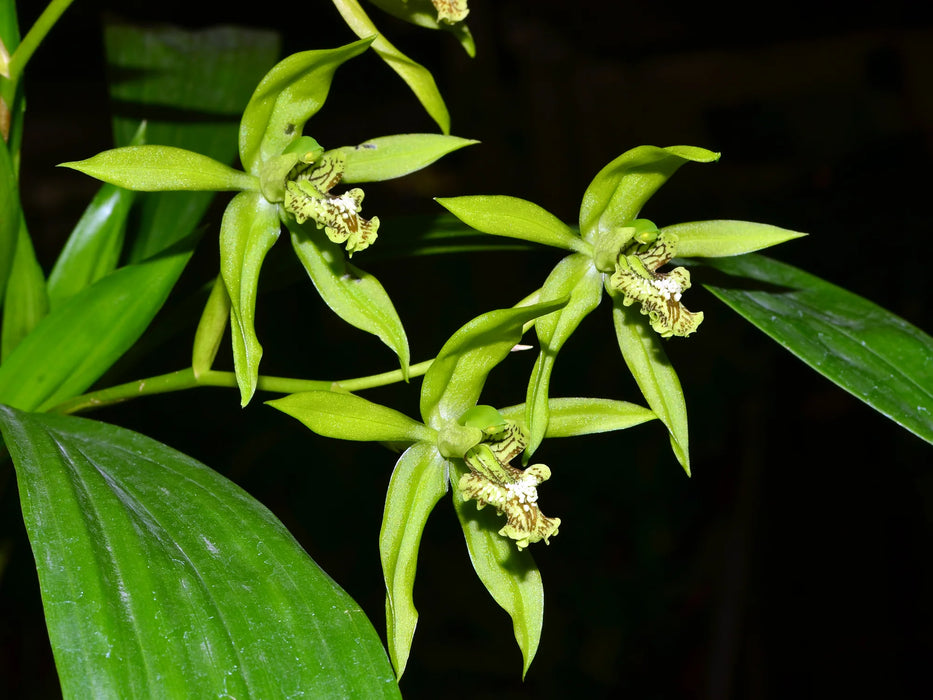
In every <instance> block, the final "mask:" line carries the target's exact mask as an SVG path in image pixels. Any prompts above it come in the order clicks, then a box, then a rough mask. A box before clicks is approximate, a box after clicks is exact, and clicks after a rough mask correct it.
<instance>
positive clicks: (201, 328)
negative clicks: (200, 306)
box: [191, 275, 230, 379]
mask: <svg viewBox="0 0 933 700" xmlns="http://www.w3.org/2000/svg"><path fill="white" fill-rule="evenodd" d="M229 318H230V295H229V294H227V288H226V286H224V281H223V278H222V277H221V276H220V275H217V277H216V278H214V284H213V285H211V292H210V295H209V296H208V297H207V303H206V304H205V305H204V311H202V312H201V319H200V321H198V328H197V330H196V331H195V333H194V345H193V347H192V349H191V370H192V371H193V372H194V377H195V379H197V378H198V377H200V376H201V375H202V374H204V373H205V372H208V371H210V369H211V366H212V365H213V364H214V358H215V357H217V351H218V350H220V344H221V342H222V341H223V337H224V331H225V330H226V329H227V321H228V320H229Z"/></svg>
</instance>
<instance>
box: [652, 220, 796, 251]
mask: <svg viewBox="0 0 933 700" xmlns="http://www.w3.org/2000/svg"><path fill="white" fill-rule="evenodd" d="M661 231H662V232H663V233H673V234H675V235H676V236H677V257H680V258H694V257H696V258H720V257H725V256H730V255H742V254H743V253H751V252H752V251H755V250H761V249H762V248H770V247H771V246H773V245H777V244H778V243H784V242H785V241H790V240H793V239H794V238H801V237H803V236H806V235H807V234H805V233H800V232H798V231H790V230H788V229H786V228H779V227H777V226H771V225H770V224H756V223H754V222H751V221H729V220H722V219H720V220H715V221H692V222H690V223H686V224H674V225H673V226H665V227H663V228H662V229H661Z"/></svg>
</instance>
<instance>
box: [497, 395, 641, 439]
mask: <svg viewBox="0 0 933 700" xmlns="http://www.w3.org/2000/svg"><path fill="white" fill-rule="evenodd" d="M548 412H549V420H548V423H547V430H546V431H545V433H544V437H546V438H563V437H576V436H578V435H591V434H593V433H606V432H610V431H612V430H624V429H626V428H631V427H633V426H636V425H641V424H642V423H645V422H647V421H649V420H655V419H656V418H657V416H656V415H655V414H654V411H652V410H650V409H648V408H645V407H644V406H639V405H637V404H634V403H629V402H628V401H614V400H612V399H589V398H560V399H548ZM500 413H501V414H502V416H503V417H504V418H507V419H509V420H521V419H522V418H524V415H525V404H523V403H522V404H518V405H517V406H509V407H508V408H503V409H501V410H500Z"/></svg>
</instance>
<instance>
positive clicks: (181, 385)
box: [51, 358, 434, 413]
mask: <svg viewBox="0 0 933 700" xmlns="http://www.w3.org/2000/svg"><path fill="white" fill-rule="evenodd" d="M433 362H434V359H433V358H432V359H430V360H425V361H424V362H420V363H418V364H416V365H412V366H411V367H410V371H409V377H420V376H421V375H423V374H424V373H425V372H427V371H428V368H429V367H430V366H431V363H433ZM404 379H405V378H404V376H403V375H402V371H401V370H400V369H397V370H393V371H391V372H383V373H381V374H373V375H370V376H368V377H356V378H354V379H343V380H339V381H328V380H326V379H295V378H292V377H266V376H260V377H259V382H258V383H257V385H256V389H257V390H259V391H271V392H273V393H276V394H295V393H298V392H301V391H312V390H316V391H361V390H363V389H372V388H374V387H377V386H386V385H388V384H394V383H396V382H401V381H404ZM201 386H217V387H226V388H229V389H235V388H236V387H237V382H236V375H235V374H234V373H233V372H220V371H217V370H210V371H207V372H202V373H201V374H200V376H198V377H195V376H194V370H193V369H192V368H191V367H188V368H186V369H181V370H178V371H176V372H169V373H168V374H160V375H157V376H155V377H146V378H145V379H136V380H134V381H132V382H127V383H126V384H118V385H117V386H112V387H108V388H106V389H101V390H99V391H92V392H90V393H87V394H82V395H81V396H76V397H74V398H72V399H68V400H67V401H64V402H62V403H60V404H58V405H57V406H55V407H54V408H53V409H51V412H52V413H80V412H82V411H88V410H92V409H95V408H101V407H103V406H110V405H112V404H115V403H121V402H123V401H129V400H130V399H135V398H138V397H140V396H150V395H153V394H167V393H170V392H173V391H183V390H185V389H194V388H196V387H201Z"/></svg>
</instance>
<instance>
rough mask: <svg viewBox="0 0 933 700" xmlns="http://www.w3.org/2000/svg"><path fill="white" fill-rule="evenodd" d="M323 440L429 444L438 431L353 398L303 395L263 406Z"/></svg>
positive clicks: (330, 394) (313, 393)
mask: <svg viewBox="0 0 933 700" xmlns="http://www.w3.org/2000/svg"><path fill="white" fill-rule="evenodd" d="M266 403H267V404H268V405H269V406H272V407H273V408H275V409H278V410H279V411H282V413H285V414H288V415H289V416H291V417H292V418H295V419H297V420H298V421H300V422H301V423H303V424H304V425H305V426H306V427H307V428H308V429H310V430H312V431H314V432H315V433H317V434H318V435H323V436H324V437H330V438H338V439H340V440H355V441H361V442H398V443H412V442H418V441H422V442H428V443H431V444H433V443H434V441H435V439H436V438H437V431H435V430H434V429H433V428H429V427H428V426H426V425H424V424H423V423H419V422H418V421H416V420H413V419H411V418H409V417H408V416H406V415H405V414H404V413H400V412H399V411H396V410H395V409H392V408H388V407H386V406H382V405H380V404H377V403H373V402H372V401H368V400H366V399H364V398H361V397H359V396H355V395H354V394H343V393H338V392H332V391H303V392H300V393H297V394H290V395H288V396H285V397H284V398H281V399H273V400H272V401H267V402H266Z"/></svg>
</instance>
